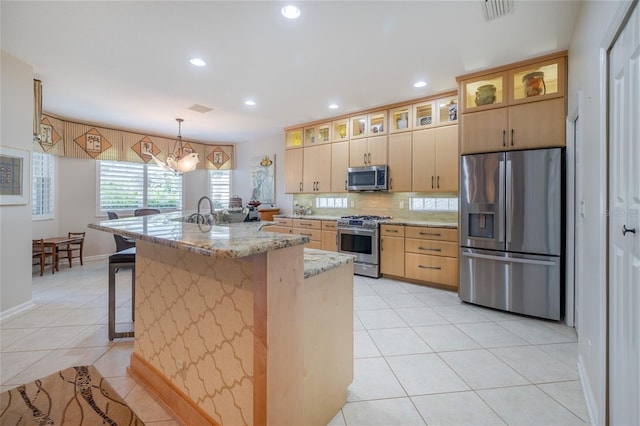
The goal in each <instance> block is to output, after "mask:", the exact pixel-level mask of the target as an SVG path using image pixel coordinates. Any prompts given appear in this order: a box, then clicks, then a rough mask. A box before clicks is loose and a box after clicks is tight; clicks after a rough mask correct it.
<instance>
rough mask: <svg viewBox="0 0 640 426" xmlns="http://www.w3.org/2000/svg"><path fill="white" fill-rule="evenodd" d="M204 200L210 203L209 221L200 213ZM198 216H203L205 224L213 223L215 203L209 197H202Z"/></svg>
mask: <svg viewBox="0 0 640 426" xmlns="http://www.w3.org/2000/svg"><path fill="white" fill-rule="evenodd" d="M204 200H207V201H208V202H209V220H208V221H207V220H205V218H204V215H203V214H202V213H200V204H202V202H203V201H204ZM197 215H198V216H202V219H203V222H208V223H209V224H212V222H213V201H211V198H209V197H207V196H206V195H205V196H203V197H200V199H199V200H198V213H197Z"/></svg>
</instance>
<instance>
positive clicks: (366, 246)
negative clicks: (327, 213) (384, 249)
mask: <svg viewBox="0 0 640 426" xmlns="http://www.w3.org/2000/svg"><path fill="white" fill-rule="evenodd" d="M385 219H391V218H390V217H389V216H343V217H341V218H340V219H338V229H337V231H338V232H337V239H338V251H339V252H340V253H348V254H353V255H354V256H355V257H356V259H355V261H354V273H355V274H357V275H364V276H367V277H373V278H378V277H379V276H380V221H382V220H385Z"/></svg>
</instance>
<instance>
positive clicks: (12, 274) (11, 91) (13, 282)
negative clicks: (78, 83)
mask: <svg viewBox="0 0 640 426" xmlns="http://www.w3.org/2000/svg"><path fill="white" fill-rule="evenodd" d="M0 61H1V62H0V70H1V71H0V76H1V80H0V81H1V82H0V90H1V92H0V97H1V98H2V100H1V103H0V108H1V109H0V117H1V123H2V126H1V131H0V145H1V146H3V147H9V148H13V149H20V150H23V151H27V152H28V153H29V157H31V150H32V143H33V68H32V67H31V66H30V65H28V64H26V63H24V62H22V61H20V60H18V59H16V58H14V57H13V56H11V55H9V54H7V53H5V52H1V58H0ZM29 176H31V173H29ZM30 182H31V178H29V181H28V182H25V190H26V191H27V192H28V193H29V194H31V185H30ZM29 200H31V197H30V196H29ZM0 235H1V237H0V316H4V315H6V314H7V312H9V310H11V309H15V308H17V307H20V306H26V305H27V304H29V303H30V301H31V268H30V265H31V264H30V262H29V254H31V246H30V245H29V241H31V202H30V201H29V204H26V205H15V206H0Z"/></svg>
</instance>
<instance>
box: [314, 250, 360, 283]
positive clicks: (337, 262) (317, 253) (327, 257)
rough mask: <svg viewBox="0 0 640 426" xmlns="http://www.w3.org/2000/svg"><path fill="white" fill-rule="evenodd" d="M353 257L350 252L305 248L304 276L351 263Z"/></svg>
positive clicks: (318, 273)
mask: <svg viewBox="0 0 640 426" xmlns="http://www.w3.org/2000/svg"><path fill="white" fill-rule="evenodd" d="M354 258H355V257H354V256H352V255H350V254H344V253H336V252H333V251H324V250H316V249H310V248H305V249H304V277H305V278H310V277H313V276H316V275H320V274H321V273H323V272H326V271H329V270H331V269H334V268H338V267H339V266H342V265H346V264H348V263H353V259H354Z"/></svg>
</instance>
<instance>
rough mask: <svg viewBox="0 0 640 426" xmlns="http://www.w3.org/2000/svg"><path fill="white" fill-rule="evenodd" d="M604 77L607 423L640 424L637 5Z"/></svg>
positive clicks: (639, 41)
mask: <svg viewBox="0 0 640 426" xmlns="http://www.w3.org/2000/svg"><path fill="white" fill-rule="evenodd" d="M609 76H610V77H609V79H610V81H609V94H610V98H609V114H610V115H609V132H610V133H609V215H608V218H609V395H608V401H609V424H611V425H640V403H639V401H640V119H639V117H640V7H638V5H637V4H636V5H635V7H634V10H633V12H632V15H631V17H630V19H629V21H628V22H627V24H626V25H625V27H624V29H623V30H622V32H621V33H620V36H619V37H618V39H617V40H616V42H615V44H614V46H613V48H612V49H611V51H610V53H609ZM630 230H634V231H630ZM634 232H635V233H634Z"/></svg>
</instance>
